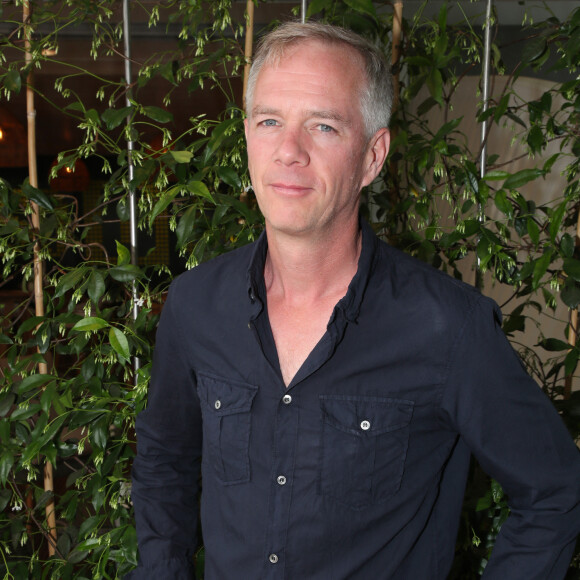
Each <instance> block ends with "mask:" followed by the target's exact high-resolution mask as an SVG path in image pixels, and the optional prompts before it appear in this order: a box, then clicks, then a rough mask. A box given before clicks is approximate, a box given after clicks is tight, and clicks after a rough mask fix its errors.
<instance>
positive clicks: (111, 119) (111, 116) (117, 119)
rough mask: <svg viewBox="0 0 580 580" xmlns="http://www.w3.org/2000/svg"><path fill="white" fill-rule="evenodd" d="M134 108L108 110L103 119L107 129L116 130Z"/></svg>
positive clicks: (102, 116)
mask: <svg viewBox="0 0 580 580" xmlns="http://www.w3.org/2000/svg"><path fill="white" fill-rule="evenodd" d="M132 109H133V107H123V108H121V109H107V110H106V111H105V112H104V113H103V114H102V115H101V119H102V120H103V121H104V123H105V125H106V127H107V129H108V130H109V131H110V130H111V129H115V128H116V127H118V126H119V125H120V124H121V123H123V122H124V121H125V120H126V119H127V116H128V115H130V114H131V111H132Z"/></svg>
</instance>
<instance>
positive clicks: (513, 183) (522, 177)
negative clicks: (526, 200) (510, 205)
mask: <svg viewBox="0 0 580 580" xmlns="http://www.w3.org/2000/svg"><path fill="white" fill-rule="evenodd" d="M543 174H544V172H543V171H542V170H541V169H522V170H521V171H518V172H517V173H514V174H513V175H510V177H508V178H507V179H506V180H505V182H504V184H503V186H504V188H505V189H517V188H518V187H522V185H525V184H526V183H529V182H530V181H533V180H534V179H537V178H538V177H540V176H542V175H543Z"/></svg>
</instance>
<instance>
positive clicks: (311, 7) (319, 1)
mask: <svg viewBox="0 0 580 580" xmlns="http://www.w3.org/2000/svg"><path fill="white" fill-rule="evenodd" d="M333 1H334V0H311V2H308V11H307V16H308V17H310V16H312V15H313V14H318V13H319V12H322V11H323V10H329V9H330V8H331V7H332V3H333Z"/></svg>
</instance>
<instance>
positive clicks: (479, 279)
mask: <svg viewBox="0 0 580 580" xmlns="http://www.w3.org/2000/svg"><path fill="white" fill-rule="evenodd" d="M492 4H493V0H487V6H486V10H485V24H484V26H485V35H484V48H483V62H482V66H483V69H482V71H481V76H482V83H483V95H482V97H483V112H485V111H487V109H488V107H489V80H490V58H491V9H492ZM486 142H487V120H484V121H482V123H481V153H480V156H479V176H480V178H481V179H483V177H484V176H485V173H486V171H487V145H486ZM484 210H485V208H483V207H482V205H481V203H479V204H478V206H477V213H478V218H477V219H478V220H479V221H480V222H481V223H483V222H484V221H485V214H484ZM480 266H481V264H480V259H479V256H478V257H477V259H476V263H475V283H474V285H475V286H476V287H477V288H479V289H482V288H483V274H482V272H481V267H480Z"/></svg>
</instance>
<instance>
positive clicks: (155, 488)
mask: <svg viewBox="0 0 580 580" xmlns="http://www.w3.org/2000/svg"><path fill="white" fill-rule="evenodd" d="M175 302H176V300H175V298H172V292H171V291H170V293H169V298H168V300H167V302H166V304H165V306H164V308H163V312H162V315H161V321H160V323H159V328H158V330H157V340H156V347H155V354H154V357H153V370H152V377H151V384H150V388H149V396H148V404H147V408H146V410H144V411H142V412H141V413H140V414H139V416H138V417H137V423H136V429H137V457H136V459H135V461H134V464H133V471H132V481H133V484H132V493H131V496H132V501H133V504H134V506H135V520H136V525H137V539H138V544H139V554H140V555H139V557H140V559H139V566H138V568H137V569H135V570H134V571H133V572H132V573H131V575H130V576H128V577H127V578H130V579H131V580H153V579H154V580H190V579H192V578H194V577H195V575H194V566H193V555H194V552H195V549H196V546H197V530H198V511H199V509H198V505H199V498H198V492H199V481H200V462H201V439H202V437H201V413H200V406H199V399H198V397H197V393H196V386H195V378H194V375H193V372H192V370H191V369H190V368H189V365H188V362H187V357H186V356H184V349H183V347H182V333H181V332H180V327H181V324H180V322H181V321H180V320H179V318H178V314H177V312H176V310H177V309H178V306H179V305H178V304H176V303H175Z"/></svg>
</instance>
